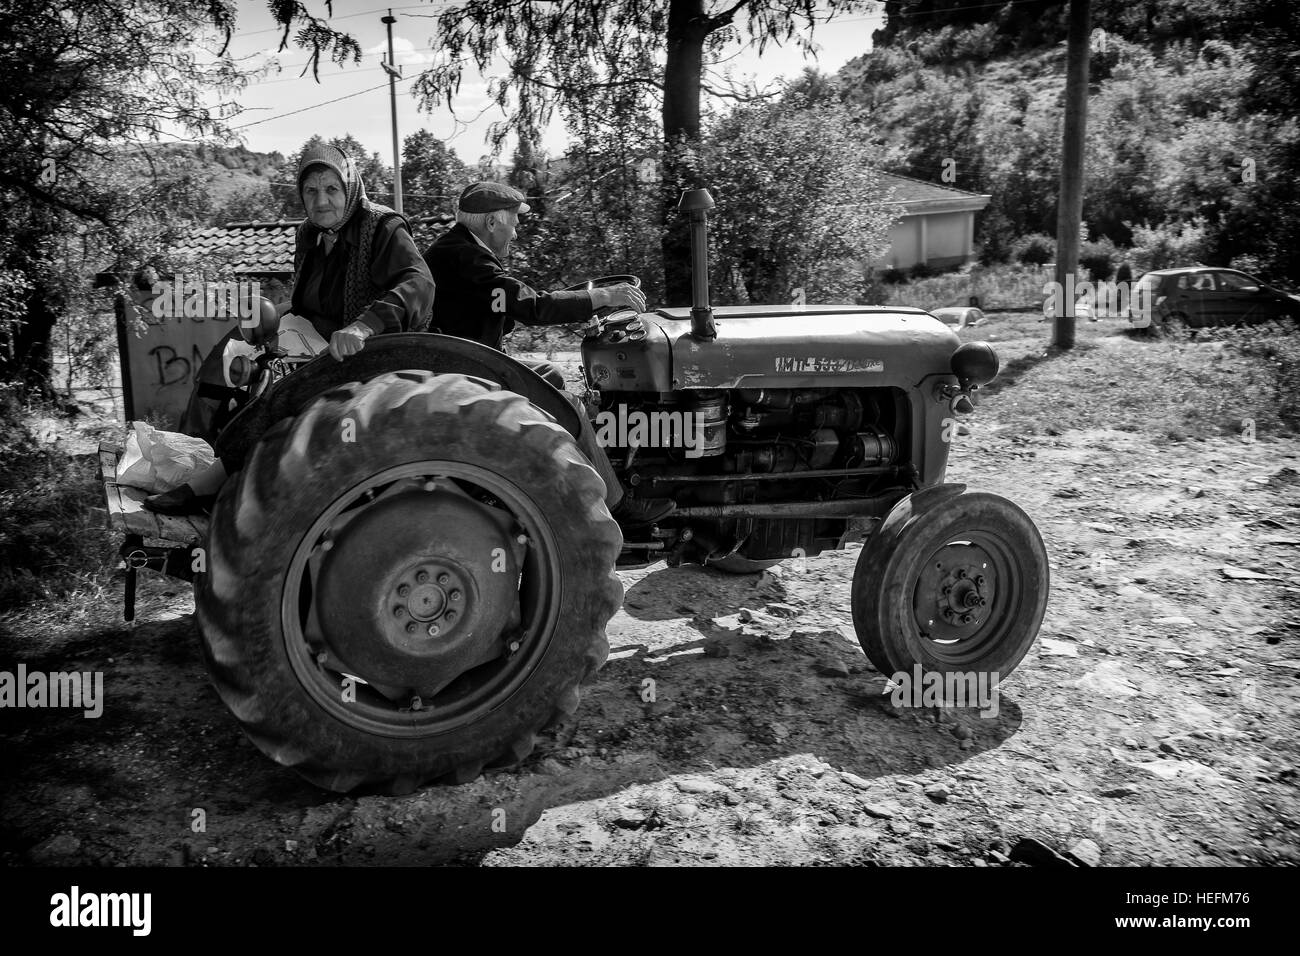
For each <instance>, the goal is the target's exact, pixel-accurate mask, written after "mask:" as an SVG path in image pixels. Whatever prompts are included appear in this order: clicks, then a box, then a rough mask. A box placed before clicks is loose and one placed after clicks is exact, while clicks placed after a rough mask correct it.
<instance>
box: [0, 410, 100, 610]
mask: <svg viewBox="0 0 1300 956" xmlns="http://www.w3.org/2000/svg"><path fill="white" fill-rule="evenodd" d="M0 461H4V462H5V467H4V469H3V470H0V613H3V612H5V611H8V610H11V609H13V608H15V607H18V606H19V605H22V604H25V603H29V602H31V601H34V600H40V599H48V598H52V597H57V596H59V595H62V594H66V593H67V592H68V591H70V590H73V589H74V588H77V587H79V586H84V585H86V584H87V583H88V581H89V580H90V579H91V578H93V577H94V576H95V575H96V574H97V573H98V572H99V571H100V570H102V569H103V567H104V565H105V563H106V559H107V557H108V554H109V553H110V552H111V548H112V545H111V542H110V541H109V538H108V535H107V533H106V532H105V530H104V519H103V516H102V508H103V504H104V492H103V486H102V485H101V484H100V482H99V456H98V455H94V454H91V455H84V456H81V457H80V458H73V457H70V456H69V455H67V454H66V453H65V452H64V451H63V449H61V448H59V447H57V446H51V445H50V444H48V443H44V442H40V441H38V440H37V438H36V436H35V435H33V434H32V432H31V429H30V428H29V427H28V426H27V424H26V421H25V420H24V413H23V409H22V406H21V405H19V403H18V402H17V401H16V400H15V399H14V397H13V395H12V393H10V392H8V391H6V390H3V389H0ZM95 507H99V508H100V509H101V510H100V513H98V514H97V513H96V512H95V511H94V510H92V509H93V508H95Z"/></svg>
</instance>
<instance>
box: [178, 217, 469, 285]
mask: <svg viewBox="0 0 1300 956" xmlns="http://www.w3.org/2000/svg"><path fill="white" fill-rule="evenodd" d="M301 222H302V220H301V219H291V220H285V219H281V220H277V221H275V222H234V223H230V224H229V225H226V226H210V227H208V228H206V229H199V230H196V231H195V232H193V233H191V234H190V235H189V236H188V237H187V238H186V239H185V240H184V241H182V242H181V243H180V244H179V245H178V246H177V248H176V249H175V251H176V252H177V253H178V254H180V255H182V256H185V255H190V256H203V255H208V256H210V255H223V256H230V262H231V267H232V269H233V270H234V271H235V272H236V273H241V274H245V275H290V274H292V273H293V246H294V236H295V235H296V234H297V231H298V225H299V224H300V223H301ZM454 222H455V220H454V219H453V217H451V216H447V215H438V216H421V217H419V218H417V219H415V220H413V221H412V229H413V233H414V235H415V241H416V244H417V245H418V246H420V248H424V246H426V245H428V244H429V243H430V242H432V241H433V240H434V239H436V238H437V237H438V236H440V235H441V234H442V233H444V232H446V231H447V229H449V228H451V225H452V224H453V223H454Z"/></svg>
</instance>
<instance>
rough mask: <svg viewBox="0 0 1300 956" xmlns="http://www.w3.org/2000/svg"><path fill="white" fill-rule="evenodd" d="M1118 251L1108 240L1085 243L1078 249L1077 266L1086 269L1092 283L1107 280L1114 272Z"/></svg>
mask: <svg viewBox="0 0 1300 956" xmlns="http://www.w3.org/2000/svg"><path fill="white" fill-rule="evenodd" d="M1117 254H1118V250H1117V249H1116V248H1115V243H1113V242H1111V241H1110V240H1109V239H1101V240H1099V241H1097V242H1085V243H1083V244H1082V245H1081V246H1080V247H1079V266H1080V267H1081V268H1084V269H1087V270H1088V272H1089V273H1090V274H1091V277H1092V279H1093V281H1094V282H1095V281H1097V280H1099V279H1109V278H1110V277H1111V274H1112V273H1114V271H1115V257H1116V255H1117Z"/></svg>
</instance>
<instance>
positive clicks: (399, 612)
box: [393, 604, 406, 617]
mask: <svg viewBox="0 0 1300 956" xmlns="http://www.w3.org/2000/svg"><path fill="white" fill-rule="evenodd" d="M405 613H406V608H404V607H402V605H400V604H399V605H397V607H395V608H393V617H401V616H402V615H403V614H405Z"/></svg>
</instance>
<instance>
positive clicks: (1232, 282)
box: [1215, 272, 1259, 292]
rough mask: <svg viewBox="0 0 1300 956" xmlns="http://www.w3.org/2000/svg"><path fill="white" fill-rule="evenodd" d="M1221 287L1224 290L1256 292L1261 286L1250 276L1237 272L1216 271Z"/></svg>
mask: <svg viewBox="0 0 1300 956" xmlns="http://www.w3.org/2000/svg"><path fill="white" fill-rule="evenodd" d="M1215 275H1217V276H1218V277H1219V289H1220V290H1221V291H1223V292H1256V291H1258V290H1259V286H1258V285H1256V284H1255V281H1254V280H1253V279H1251V278H1250V277H1249V276H1244V275H1241V274H1240V273H1237V272H1216V273H1215Z"/></svg>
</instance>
